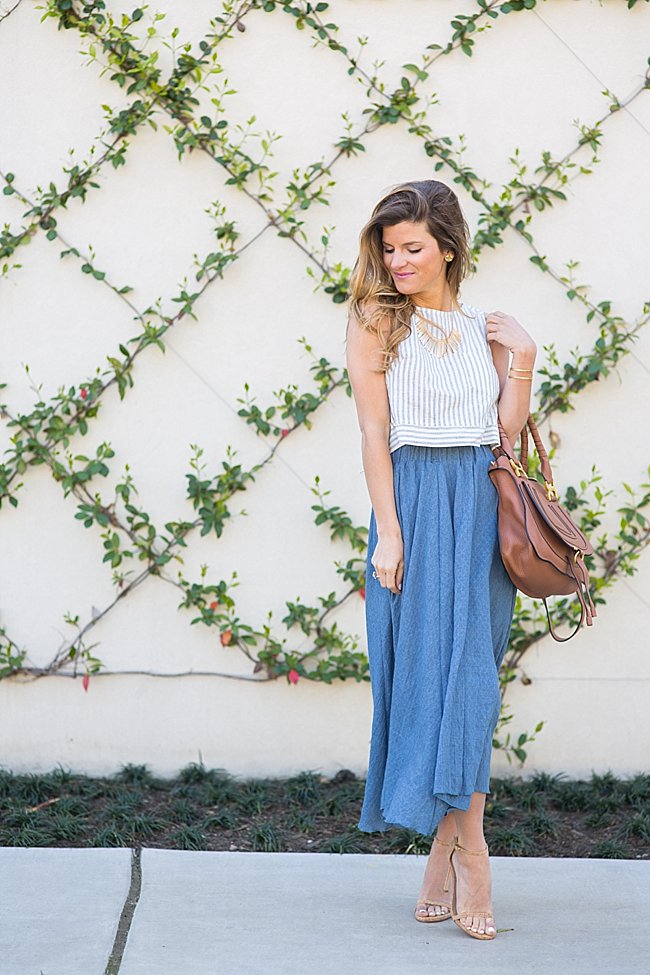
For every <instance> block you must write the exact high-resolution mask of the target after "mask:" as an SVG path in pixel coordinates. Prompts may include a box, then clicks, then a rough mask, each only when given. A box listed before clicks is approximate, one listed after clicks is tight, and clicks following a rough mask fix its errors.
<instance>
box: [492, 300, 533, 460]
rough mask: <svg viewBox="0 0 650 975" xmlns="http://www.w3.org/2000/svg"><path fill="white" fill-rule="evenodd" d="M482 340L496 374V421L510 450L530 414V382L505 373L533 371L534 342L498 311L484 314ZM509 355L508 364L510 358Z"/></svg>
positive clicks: (517, 324)
mask: <svg viewBox="0 0 650 975" xmlns="http://www.w3.org/2000/svg"><path fill="white" fill-rule="evenodd" d="M485 323H486V338H487V340H488V342H489V343H490V348H491V350H492V358H493V360H494V365H495V368H496V370H497V373H498V374H499V387H500V393H499V407H498V409H499V419H500V420H501V425H502V426H503V428H504V430H505V431H506V434H507V436H508V440H509V441H510V443H511V445H512V446H513V447H514V445H515V442H516V440H517V437H518V436H519V434H520V433H521V431H522V429H523V427H524V426H525V424H526V420H527V418H528V414H529V413H530V395H531V391H532V379H531V380H526V379H521V378H517V379H515V378H512V377H508V372H509V370H510V369H511V368H512V369H524V370H525V369H528V370H531V371H532V370H533V368H534V365H535V358H536V356H537V346H536V345H535V342H534V341H533V339H532V338H531V336H530V335H529V334H528V332H527V331H526V330H525V328H523V327H522V326H521V325H520V324H519V322H518V321H517V319H516V318H513V316H512V315H506V314H505V312H502V311H492V312H489V313H486V316H485ZM511 353H512V361H510V354H511Z"/></svg>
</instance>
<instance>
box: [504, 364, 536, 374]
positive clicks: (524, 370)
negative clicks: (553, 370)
mask: <svg viewBox="0 0 650 975" xmlns="http://www.w3.org/2000/svg"><path fill="white" fill-rule="evenodd" d="M510 371H511V372H526V373H528V375H529V376H532V374H533V370H532V369H520V368H519V366H510Z"/></svg>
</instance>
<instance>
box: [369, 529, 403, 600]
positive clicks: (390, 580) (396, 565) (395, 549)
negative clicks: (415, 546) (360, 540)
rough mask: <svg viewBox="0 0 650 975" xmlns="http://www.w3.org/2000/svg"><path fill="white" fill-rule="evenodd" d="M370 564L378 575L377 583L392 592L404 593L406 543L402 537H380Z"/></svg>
mask: <svg viewBox="0 0 650 975" xmlns="http://www.w3.org/2000/svg"><path fill="white" fill-rule="evenodd" d="M370 562H371V564H372V566H373V568H374V570H375V572H376V573H377V577H378V579H377V581H378V582H379V583H380V584H381V585H382V586H383V587H384V588H385V589H390V591H391V592H394V593H400V592H401V591H402V578H403V576H404V543H403V541H402V535H401V533H400V534H397V535H389V536H388V537H384V536H382V537H380V538H379V539H378V541H377V544H376V546H375V551H374V552H373V553H372V558H371V559H370Z"/></svg>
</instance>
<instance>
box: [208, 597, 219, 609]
mask: <svg viewBox="0 0 650 975" xmlns="http://www.w3.org/2000/svg"><path fill="white" fill-rule="evenodd" d="M218 605H219V603H218V602H217V600H216V599H213V600H212V602H211V603H210V609H216V608H217V606H218Z"/></svg>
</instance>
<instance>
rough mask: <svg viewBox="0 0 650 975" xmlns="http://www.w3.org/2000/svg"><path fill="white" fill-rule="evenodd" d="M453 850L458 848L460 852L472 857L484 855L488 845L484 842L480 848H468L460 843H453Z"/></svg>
mask: <svg viewBox="0 0 650 975" xmlns="http://www.w3.org/2000/svg"><path fill="white" fill-rule="evenodd" d="M454 850H460V852H461V853H468V854H469V855H470V856H473V857H481V856H485V854H486V853H487V852H488V845H487V843H486V844H485V846H484V847H483V849H482V850H468V849H467V848H466V847H464V846H461V845H460V843H455V844H454Z"/></svg>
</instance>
